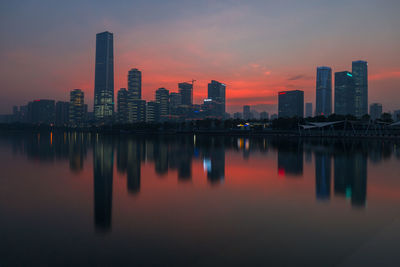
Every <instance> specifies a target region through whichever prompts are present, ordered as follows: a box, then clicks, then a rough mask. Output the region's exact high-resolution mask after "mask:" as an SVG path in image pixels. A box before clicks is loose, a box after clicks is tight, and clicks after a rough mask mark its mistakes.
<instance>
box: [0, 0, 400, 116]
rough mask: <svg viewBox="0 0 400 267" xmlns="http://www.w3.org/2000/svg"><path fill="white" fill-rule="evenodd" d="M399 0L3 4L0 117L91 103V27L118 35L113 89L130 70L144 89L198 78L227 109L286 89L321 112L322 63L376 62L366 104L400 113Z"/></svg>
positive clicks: (257, 105) (268, 104)
mask: <svg viewBox="0 0 400 267" xmlns="http://www.w3.org/2000/svg"><path fill="white" fill-rule="evenodd" d="M399 13H400V1H398V0H380V1H378V0H347V1H343V0H335V1H328V0H302V1H298V0H280V1H269V0H246V1H240V0H221V1H217V0H203V1H202V0H197V1H189V0H186V1H183V0H168V1H165V0H153V1H152V0H135V1H109V0H107V1H103V0H97V1H89V0H80V1H74V0H72V1H54V0H41V1H30V0H20V1H11V0H10V1H7V0H4V1H1V2H0V34H1V39H0V88H1V90H0V113H3V114H4V113H10V112H11V110H12V106H14V105H24V104H26V103H27V102H28V101H31V100H33V99H55V100H63V101H67V100H69V92H70V91H71V90H72V89H74V88H81V89H82V90H84V92H85V102H86V103H88V104H89V110H91V109H92V106H93V95H94V89H93V88H94V63H95V59H94V56H95V41H96V40H95V38H96V33H98V32H103V31H106V30H107V31H110V32H112V33H114V70H115V74H114V75H115V87H114V88H115V92H117V90H118V89H119V88H121V87H127V73H128V71H129V69H131V68H138V69H140V70H141V71H142V82H143V87H142V96H143V98H144V99H146V100H153V99H154V92H155V90H156V89H157V88H160V87H165V88H167V89H168V90H170V92H176V91H177V90H178V89H177V84H178V83H179V82H185V81H189V80H192V79H195V80H196V82H195V85H194V102H195V103H201V102H202V100H203V99H204V98H207V84H208V83H209V82H210V81H211V80H218V81H220V82H223V83H225V84H226V85H227V89H226V96H227V111H228V112H236V111H241V110H242V106H243V105H244V104H249V105H252V106H253V107H254V109H256V110H258V111H264V110H265V111H268V112H270V113H276V112H277V95H278V91H281V90H295V89H296V90H304V92H305V102H313V104H314V107H315V78H316V68H317V66H330V67H332V69H333V71H334V72H335V71H343V70H349V71H351V62H352V61H353V60H366V61H368V67H369V103H373V102H379V103H382V104H383V109H384V111H392V110H395V109H400V32H399V29H400V18H399Z"/></svg>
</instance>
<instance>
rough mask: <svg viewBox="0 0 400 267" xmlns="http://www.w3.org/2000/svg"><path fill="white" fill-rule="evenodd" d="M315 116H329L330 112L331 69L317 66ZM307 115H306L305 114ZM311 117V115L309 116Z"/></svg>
mask: <svg viewBox="0 0 400 267" xmlns="http://www.w3.org/2000/svg"><path fill="white" fill-rule="evenodd" d="M315 103H316V107H315V115H316V116H320V115H322V116H329V115H331V113H332V69H331V68H329V67H318V68H317V86H316V102H315ZM306 117H308V116H306ZM310 117H312V116H310Z"/></svg>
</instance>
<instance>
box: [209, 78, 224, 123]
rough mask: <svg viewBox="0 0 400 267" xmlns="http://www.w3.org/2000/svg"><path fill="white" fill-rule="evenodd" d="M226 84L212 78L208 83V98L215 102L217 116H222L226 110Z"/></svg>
mask: <svg viewBox="0 0 400 267" xmlns="http://www.w3.org/2000/svg"><path fill="white" fill-rule="evenodd" d="M225 90H226V85H225V84H223V83H220V82H217V81H214V80H212V81H211V82H210V83H209V84H208V99H212V100H213V101H214V102H215V103H216V114H215V115H217V116H220V117H222V118H223V117H224V116H225V110H226V97H225Z"/></svg>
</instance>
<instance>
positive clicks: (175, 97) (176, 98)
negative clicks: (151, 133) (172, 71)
mask: <svg viewBox="0 0 400 267" xmlns="http://www.w3.org/2000/svg"><path fill="white" fill-rule="evenodd" d="M181 104H182V96H181V94H180V93H170V94H169V113H170V114H171V115H178V113H179V112H178V111H179V106H180V105H181Z"/></svg>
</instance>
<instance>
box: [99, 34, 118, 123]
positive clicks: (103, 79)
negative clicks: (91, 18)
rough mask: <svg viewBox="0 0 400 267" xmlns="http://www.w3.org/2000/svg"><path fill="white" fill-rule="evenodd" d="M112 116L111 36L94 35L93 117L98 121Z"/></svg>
mask: <svg viewBox="0 0 400 267" xmlns="http://www.w3.org/2000/svg"><path fill="white" fill-rule="evenodd" d="M113 114H114V49H113V34H112V33H110V32H102V33H98V34H97V35H96V66H95V77H94V117H95V119H96V120H98V121H102V120H107V119H110V118H111V117H112V116H113Z"/></svg>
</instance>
